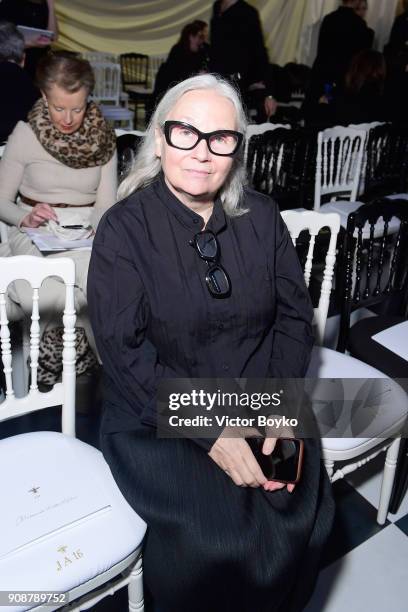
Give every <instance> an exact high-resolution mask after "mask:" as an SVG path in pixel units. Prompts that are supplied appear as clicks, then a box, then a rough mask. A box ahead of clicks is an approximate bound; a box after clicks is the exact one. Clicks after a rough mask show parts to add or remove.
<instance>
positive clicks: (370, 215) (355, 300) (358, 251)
mask: <svg viewBox="0 0 408 612" xmlns="http://www.w3.org/2000/svg"><path fill="white" fill-rule="evenodd" d="M407 204H408V203H407V202H406V201H405V200H400V201H399V200H393V201H390V200H380V201H377V202H374V203H372V204H367V205H364V206H362V207H360V208H359V209H358V210H357V211H356V212H355V213H352V214H351V215H350V216H349V218H348V224H347V230H346V236H345V242H344V250H343V265H344V266H345V268H344V270H343V278H344V283H343V288H342V290H343V291H344V299H343V305H342V310H341V324H340V327H341V329H340V337H339V342H338V346H337V350H340V351H343V352H344V350H345V349H346V348H348V350H349V351H350V354H351V355H352V356H353V357H356V358H357V359H360V360H361V361H364V362H365V363H368V364H369V365H371V366H373V367H375V368H377V369H378V370H380V371H381V372H384V374H385V375H387V376H390V377H391V378H397V379H399V380H398V382H399V383H400V385H401V386H402V387H403V388H404V389H405V391H406V392H408V383H407V379H408V363H407V361H406V360H405V359H403V358H402V357H399V356H398V355H396V354H395V353H394V352H392V351H390V350H389V349H388V348H386V347H384V346H382V345H381V344H379V343H378V342H376V341H375V340H373V339H372V337H373V336H374V335H375V334H377V333H379V332H381V331H383V330H385V329H388V328H390V327H392V326H394V325H398V324H399V323H401V322H403V321H405V320H406V319H407V295H408V270H407V261H408V206H407ZM380 216H382V217H383V219H384V233H383V236H382V237H381V239H380V240H379V241H378V240H375V239H374V238H373V237H372V236H371V237H370V239H369V241H368V243H367V242H366V241H364V240H363V238H362V228H363V226H364V224H365V223H366V222H367V221H368V222H369V223H370V233H371V234H373V230H374V224H375V223H376V221H377V220H378V218H379V217H380ZM393 216H395V217H397V218H398V219H399V220H400V227H399V231H398V232H397V233H396V234H392V235H389V234H388V228H389V223H390V221H391V218H392V217H393ZM356 229H357V232H358V236H357V239H356V238H355V237H354V232H355V230H356ZM364 260H365V261H364ZM353 274H355V285H354V287H353V282H352V279H353ZM384 304H385V308H384ZM379 305H380V306H382V308H381V310H380V314H378V315H377V316H374V317H368V318H365V319H362V320H360V321H359V322H357V323H355V324H354V325H353V326H352V327H351V329H349V328H350V315H351V313H352V312H353V311H354V310H356V309H357V308H360V307H362V306H370V308H371V309H378V306H379ZM381 311H382V312H381ZM407 489H408V440H407V439H404V438H403V439H402V441H401V445H400V450H399V455H398V461H397V469H396V476H395V480H394V486H393V490H392V494H391V500H390V512H393V513H395V512H397V511H398V508H399V506H400V504H401V501H402V499H403V497H404V495H405V493H406V491H407Z"/></svg>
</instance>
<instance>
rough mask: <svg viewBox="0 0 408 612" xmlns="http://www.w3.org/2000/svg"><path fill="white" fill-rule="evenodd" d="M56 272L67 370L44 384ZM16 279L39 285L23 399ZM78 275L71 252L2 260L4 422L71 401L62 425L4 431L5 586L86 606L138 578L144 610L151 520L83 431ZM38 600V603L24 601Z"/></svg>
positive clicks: (133, 594)
mask: <svg viewBox="0 0 408 612" xmlns="http://www.w3.org/2000/svg"><path fill="white" fill-rule="evenodd" d="M48 276H58V277H61V279H62V280H63V281H64V282H65V285H66V301H65V309H64V314H63V323H64V336H63V343H64V348H63V355H62V361H63V376H62V382H61V383H57V384H56V385H55V386H54V387H53V388H52V389H51V391H49V392H47V393H40V392H39V390H38V386H37V367H38V355H39V342H40V332H39V330H40V327H39V312H38V297H39V287H40V286H41V283H42V282H43V280H44V279H45V278H46V277H48ZM16 279H24V280H26V281H28V282H30V284H31V286H32V287H33V308H32V317H31V320H32V323H31V334H30V335H31V347H30V358H31V364H30V370H31V385H30V390H29V393H28V395H26V396H25V397H23V398H18V399H17V398H16V397H15V395H14V391H13V386H12V377H11V374H12V368H13V359H12V351H11V342H10V332H9V329H8V321H7V314H6V291H7V287H8V285H9V284H10V283H12V282H13V281H15V280H16ZM74 280H75V266H74V262H73V261H72V260H71V259H68V258H59V259H50V258H43V259H39V258H37V257H30V256H19V257H8V258H3V259H2V260H0V329H1V354H2V359H3V364H4V374H5V379H6V398H5V400H4V401H3V402H2V403H1V404H0V421H3V420H6V419H11V418H14V417H17V416H21V415H25V414H28V413H31V412H33V411H36V410H42V409H44V408H47V407H49V406H57V405H62V433H57V432H49V431H47V432H33V433H26V434H20V435H16V436H12V437H9V438H6V439H3V440H0V462H1V465H2V466H3V469H2V470H1V472H0V487H1V489H2V490H3V491H4V492H5V491H7V493H6V495H4V496H3V502H2V511H1V519H0V590H7V591H21V590H23V591H33V590H35V591H38V590H41V591H47V592H48V591H57V592H60V593H64V594H66V595H67V596H68V599H69V602H72V604H71V603H70V606H69V609H70V610H71V609H72V610H83V609H87V608H90V607H92V606H93V605H94V604H95V603H96V602H98V601H99V600H100V599H102V598H103V597H106V596H107V595H112V594H113V593H114V592H115V591H116V590H117V589H119V588H121V587H123V586H124V585H128V591H129V608H130V609H131V610H133V611H135V612H137V611H138V612H142V611H143V609H144V604H143V587H142V559H141V545H142V541H143V538H144V534H145V531H146V525H145V523H144V522H143V521H142V519H141V518H140V517H139V516H138V515H137V514H136V513H135V512H134V511H133V510H132V508H131V507H130V506H129V505H128V503H127V502H126V501H125V499H124V498H123V496H122V494H121V493H120V491H119V489H118V487H117V485H116V483H115V481H114V479H113V477H112V475H111V473H110V470H109V467H108V465H107V463H106V461H105V460H104V458H103V456H102V454H101V453H100V452H99V451H98V450H96V449H95V448H93V447H91V446H89V445H88V444H84V443H83V442H81V441H80V440H77V439H76V438H75V318H76V316H75V310H74ZM30 607H35V606H34V605H31V606H30V605H25V606H20V607H19V608H17V609H19V610H25V609H28V608H30ZM59 607H61V604H54V605H51V606H50V608H49V609H50V610H56V609H57V608H59ZM5 609H6V610H15V609H16V608H11V607H6V608H5ZM36 609H40V608H37V607H36ZM41 609H42V608H41ZM47 609H48V608H47Z"/></svg>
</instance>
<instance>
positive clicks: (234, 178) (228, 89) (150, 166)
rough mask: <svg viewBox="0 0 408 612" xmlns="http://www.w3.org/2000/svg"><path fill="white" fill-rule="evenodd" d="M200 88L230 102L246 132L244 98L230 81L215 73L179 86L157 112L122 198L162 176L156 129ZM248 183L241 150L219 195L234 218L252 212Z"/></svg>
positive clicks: (122, 189)
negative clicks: (246, 204) (184, 98)
mask: <svg viewBox="0 0 408 612" xmlns="http://www.w3.org/2000/svg"><path fill="white" fill-rule="evenodd" d="M197 89H211V90H213V91H216V92H217V93H218V94H220V95H221V96H223V97H225V98H227V99H228V100H230V101H231V102H232V104H233V105H234V108H235V112H236V119H237V129H238V131H240V132H244V133H245V130H246V126H247V119H246V116H245V112H244V109H243V106H242V102H241V99H240V97H239V94H238V92H237V91H236V90H235V89H234V87H232V85H230V84H229V83H228V82H227V81H225V80H224V79H222V78H221V77H219V76H216V75H214V74H202V75H199V76H195V77H191V78H189V79H186V80H185V81H182V82H181V83H178V84H177V85H175V86H174V87H172V88H171V89H169V90H168V91H167V93H166V94H165V95H164V96H163V98H162V99H161V100H160V102H159V104H158V106H157V108H156V110H155V112H154V114H153V116H152V118H151V120H150V123H149V126H148V127H147V130H146V134H145V136H144V138H143V141H142V143H141V144H140V146H139V149H138V152H137V154H136V157H135V160H134V162H133V165H132V167H131V169H130V172H129V174H128V176H127V177H126V178H125V179H124V180H123V181H122V183H121V184H120V185H119V189H118V197H119V198H120V199H122V198H124V197H126V196H128V195H129V194H130V193H132V192H133V191H135V190H136V189H140V188H142V187H146V186H147V185H149V184H150V183H152V182H153V181H154V180H155V178H156V177H157V176H158V174H159V173H160V171H161V160H160V158H158V157H157V155H156V153H155V130H156V128H159V129H161V128H162V125H163V124H164V122H165V120H166V119H167V117H168V115H169V113H170V112H171V110H172V109H173V108H174V106H175V104H176V103H177V101H178V100H179V99H180V98H181V97H182V96H183V95H184V94H185V93H187V92H189V91H195V90H197ZM245 180H246V173H245V167H244V157H243V149H242V148H241V150H240V152H239V153H238V154H237V155H236V156H234V158H233V163H232V168H231V170H230V173H229V175H228V177H227V180H226V181H225V183H224V185H223V186H222V187H221V189H220V194H219V195H220V198H221V202H222V205H223V207H224V210H225V213H226V214H227V215H229V216H231V217H233V216H239V215H242V214H244V213H246V212H248V210H247V209H245V208H244V207H243V206H242V196H243V186H244V183H245Z"/></svg>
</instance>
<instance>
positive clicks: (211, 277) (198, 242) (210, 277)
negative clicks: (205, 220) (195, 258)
mask: <svg viewBox="0 0 408 612" xmlns="http://www.w3.org/2000/svg"><path fill="white" fill-rule="evenodd" d="M190 244H191V246H193V247H194V248H195V249H196V251H197V253H198V254H199V256H200V257H201V259H204V261H205V262H206V263H207V266H208V269H207V272H206V275H205V282H206V283H207V288H208V291H209V292H210V294H211V295H212V296H213V297H215V298H225V297H228V296H229V295H231V281H230V278H229V276H228V274H227V271H226V270H224V268H223V267H222V265H221V264H220V263H219V259H220V246H219V244H218V240H217V238H216V236H215V234H214V233H213V232H212V231H210V230H204V231H203V232H199V233H198V234H196V235H195V236H194V237H193V239H192V240H191V241H190Z"/></svg>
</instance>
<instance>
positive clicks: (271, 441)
mask: <svg viewBox="0 0 408 612" xmlns="http://www.w3.org/2000/svg"><path fill="white" fill-rule="evenodd" d="M275 446H276V438H265V440H264V443H263V445H262V452H263V454H264V455H270V454H271V453H272V452H273V450H274V448H275Z"/></svg>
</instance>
